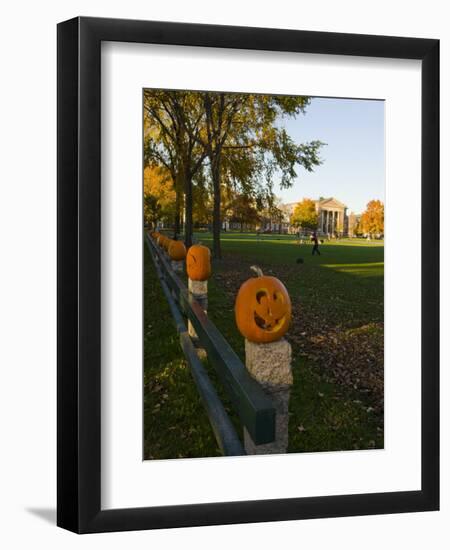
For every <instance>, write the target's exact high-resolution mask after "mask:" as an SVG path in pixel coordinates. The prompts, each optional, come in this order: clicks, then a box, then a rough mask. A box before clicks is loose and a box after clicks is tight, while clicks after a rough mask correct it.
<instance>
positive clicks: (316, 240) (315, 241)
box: [311, 231, 320, 256]
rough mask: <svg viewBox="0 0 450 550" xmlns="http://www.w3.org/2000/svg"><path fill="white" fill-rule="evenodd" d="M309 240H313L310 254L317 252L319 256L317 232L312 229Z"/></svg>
mask: <svg viewBox="0 0 450 550" xmlns="http://www.w3.org/2000/svg"><path fill="white" fill-rule="evenodd" d="M311 240H312V242H313V245H314V246H313V249H312V255H313V256H314V254H319V256H320V250H319V239H318V238H317V233H316V232H315V231H314V232H313V234H312V235H311Z"/></svg>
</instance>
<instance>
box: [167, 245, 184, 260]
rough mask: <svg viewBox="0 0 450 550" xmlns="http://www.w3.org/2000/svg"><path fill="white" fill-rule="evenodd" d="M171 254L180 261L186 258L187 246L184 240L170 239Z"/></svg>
mask: <svg viewBox="0 0 450 550" xmlns="http://www.w3.org/2000/svg"><path fill="white" fill-rule="evenodd" d="M169 256H170V258H171V259H172V260H175V261H177V262H179V261H180V260H184V259H185V258H186V247H185V246H184V243H183V242H182V241H170V245H169Z"/></svg>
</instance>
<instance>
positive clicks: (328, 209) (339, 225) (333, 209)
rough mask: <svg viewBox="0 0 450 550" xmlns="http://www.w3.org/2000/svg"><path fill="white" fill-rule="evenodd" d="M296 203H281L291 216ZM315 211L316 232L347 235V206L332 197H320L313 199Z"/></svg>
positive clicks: (336, 235) (326, 234)
mask: <svg viewBox="0 0 450 550" xmlns="http://www.w3.org/2000/svg"><path fill="white" fill-rule="evenodd" d="M297 204H298V203H296V202H293V203H288V204H285V205H283V207H284V210H285V212H287V213H288V215H289V216H292V214H293V212H294V209H295V207H296V205H297ZM315 207H316V212H317V232H318V233H319V235H322V236H334V237H347V236H348V233H349V217H348V215H347V206H346V205H345V204H343V203H342V202H340V201H338V200H337V199H335V198H334V197H330V198H325V199H324V198H320V199H318V200H316V201H315Z"/></svg>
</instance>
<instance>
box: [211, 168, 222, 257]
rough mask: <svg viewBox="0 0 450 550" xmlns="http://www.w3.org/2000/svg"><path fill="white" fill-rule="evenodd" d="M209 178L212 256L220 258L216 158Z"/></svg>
mask: <svg viewBox="0 0 450 550" xmlns="http://www.w3.org/2000/svg"><path fill="white" fill-rule="evenodd" d="M211 177H212V180H213V192H214V206H213V256H214V258H217V259H220V258H222V250H221V247H220V230H221V227H220V225H221V224H220V198H221V197H220V159H219V157H216V158H215V159H214V162H213V163H212V165H211Z"/></svg>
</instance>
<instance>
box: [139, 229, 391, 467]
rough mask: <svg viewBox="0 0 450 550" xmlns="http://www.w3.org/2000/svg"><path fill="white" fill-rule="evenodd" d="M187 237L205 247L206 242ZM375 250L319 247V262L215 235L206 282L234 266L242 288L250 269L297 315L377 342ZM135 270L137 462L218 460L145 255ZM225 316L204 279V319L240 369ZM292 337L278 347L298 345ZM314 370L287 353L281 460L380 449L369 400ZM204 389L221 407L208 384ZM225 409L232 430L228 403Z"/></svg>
mask: <svg viewBox="0 0 450 550" xmlns="http://www.w3.org/2000/svg"><path fill="white" fill-rule="evenodd" d="M195 237H196V239H198V240H199V241H200V242H203V243H204V244H206V245H208V246H210V247H212V235H211V234H210V233H197V234H196V235H195ZM383 244H384V243H383V242H382V241H366V240H362V239H343V240H340V241H337V242H336V241H332V242H329V243H324V244H322V245H321V246H320V250H321V256H311V250H312V246H311V244H310V243H307V244H298V242H297V239H296V238H295V237H293V236H288V235H263V236H259V237H257V236H256V235H255V234H254V233H253V234H251V233H245V234H237V233H231V232H228V233H224V234H223V235H222V249H223V252H224V259H223V260H221V261H214V262H213V273H214V274H219V273H220V272H221V270H224V269H226V267H227V265H229V262H234V264H235V267H234V269H236V270H238V271H239V270H242V273H240V275H241V276H242V277H243V279H245V278H246V277H247V276H248V277H251V276H254V274H253V273H252V272H250V271H249V270H248V264H249V263H250V262H252V263H256V264H257V265H260V266H261V267H262V268H263V271H264V270H268V272H269V273H270V274H271V275H275V276H279V277H281V278H282V279H283V282H284V283H285V285H286V287H287V289H288V291H289V294H290V295H291V298H292V299H293V300H296V301H297V302H298V303H299V304H300V307H299V309H298V311H297V315H302V312H303V311H305V310H306V309H308V311H310V312H311V311H312V312H314V314H316V315H317V316H318V317H320V318H322V319H324V321H325V322H326V323H327V324H328V325H330V326H332V327H334V328H336V327H339V330H341V331H342V333H343V334H344V335H345V336H349V337H350V336H351V335H354V334H357V333H359V332H361V333H364V334H367V335H368V336H369V337H372V333H373V334H374V335H378V337H379V336H380V331H381V337H382V331H383V328H382V322H383V319H384V310H383V288H384V246H383ZM144 260H145V292H144V382H145V391H144V454H145V456H146V457H147V458H150V457H152V458H177V457H203V456H218V455H219V451H218V448H217V444H216V442H215V440H214V437H213V434H212V430H211V427H210V425H209V421H208V419H207V417H206V414H205V412H204V409H203V406H202V404H201V402H200V398H199V396H198V393H197V390H196V387H195V384H194V382H193V380H192V377H191V375H190V371H189V367H188V365H187V364H186V362H185V360H184V357H183V354H182V351H181V348H180V346H179V342H178V337H177V334H176V331H175V328H174V326H173V322H172V319H171V316H170V311H169V308H168V305H167V303H166V301H165V298H164V295H163V294H162V291H161V288H160V286H159V283H158V280H157V278H156V274H155V272H154V270H153V267H152V263H151V259H150V256H149V254H148V251H147V250H146V249H145V252H144ZM241 260H245V261H241ZM299 260H301V261H300V262H299ZM244 264H245V266H246V267H245V266H244ZM247 271H248V273H247ZM233 306H234V300H233V297H230V296H229V295H227V293H226V292H225V290H224V288H223V285H221V284H218V283H217V282H216V280H215V279H214V275H213V278H212V279H211V281H210V284H209V313H208V314H209V316H210V318H211V319H212V320H213V321H214V322H215V323H216V325H217V326H218V328H219V329H220V330H221V332H222V333H223V334H224V336H225V338H226V339H227V340H228V341H229V343H230V344H231V346H232V347H233V349H234V350H235V351H236V353H238V355H240V356H241V358H242V360H244V353H243V338H242V336H241V335H240V334H239V332H238V331H237V329H236V325H235V321H234V312H233ZM380 323H381V325H380ZM293 331H294V329H291V331H290V333H288V337H289V335H291V336H298V335H297V334H295V333H293ZM318 367H320V365H316V364H314V363H312V362H311V361H309V360H308V359H307V358H305V357H304V356H302V355H301V354H299V353H294V359H293V369H294V380H295V383H294V387H293V389H292V394H291V404H290V413H291V420H290V428H289V429H290V444H289V451H290V452H303V451H308V452H311V451H324V450H328V451H329V450H339V449H353V448H359V449H367V448H372V447H374V446H375V447H377V448H379V447H382V446H383V431H382V418H380V417H376V416H374V415H373V413H372V412H370V411H371V410H372V403H371V401H370V399H368V398H365V397H364V396H363V397H361V396H360V395H359V394H357V393H354V392H353V391H352V390H351V389H349V388H347V389H345V388H343V387H341V386H338V385H337V384H334V383H330V382H329V381H326V380H325V378H324V377H323V376H322V374H321V372H320V368H318ZM213 380H214V382H215V383H216V387H217V389H218V391H219V393H220V395H221V398H222V399H224V400H225V401H226V395H225V394H224V392H223V389H222V388H221V387H220V385H219V384H217V380H216V378H215V377H214V375H213ZM164 396H166V397H164ZM226 406H227V408H228V409H229V411H230V413H231V415H232V420H233V422H234V423H235V425H238V421H237V418H236V415H235V414H233V412H232V410H231V408H230V406H229V403H228V402H226Z"/></svg>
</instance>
